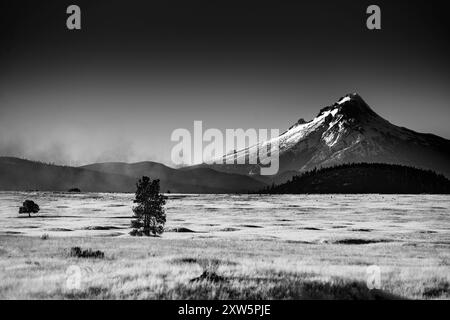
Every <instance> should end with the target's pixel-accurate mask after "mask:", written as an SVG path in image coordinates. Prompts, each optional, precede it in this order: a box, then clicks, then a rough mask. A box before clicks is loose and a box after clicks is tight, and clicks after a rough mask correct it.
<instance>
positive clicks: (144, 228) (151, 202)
mask: <svg viewBox="0 0 450 320" xmlns="http://www.w3.org/2000/svg"><path fill="white" fill-rule="evenodd" d="M136 188H137V190H136V195H135V199H134V203H137V206H136V207H134V208H133V212H134V216H133V218H134V219H133V220H131V227H132V228H133V230H132V231H131V232H130V234H131V235H132V236H143V235H145V236H150V235H153V236H155V235H159V234H162V233H163V232H164V224H165V223H166V214H165V212H164V205H165V204H166V197H165V196H164V195H162V194H161V193H159V190H160V189H159V180H153V181H151V180H150V178H149V177H142V179H139V182H138V183H137V184H136Z"/></svg>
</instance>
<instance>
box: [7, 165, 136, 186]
mask: <svg viewBox="0 0 450 320" xmlns="http://www.w3.org/2000/svg"><path fill="white" fill-rule="evenodd" d="M135 184H136V181H135V179H132V178H130V177H127V176H122V175H116V174H108V173H102V172H96V171H91V170H87V169H82V168H73V167H66V166H55V165H50V164H44V163H40V162H34V161H29V160H23V159H18V158H11V157H0V190H20V191H23V190H41V191H67V190H69V189H71V188H79V189H81V191H87V192H91V191H92V192H94V191H95V192H121V191H134V188H135Z"/></svg>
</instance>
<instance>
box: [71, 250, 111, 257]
mask: <svg viewBox="0 0 450 320" xmlns="http://www.w3.org/2000/svg"><path fill="white" fill-rule="evenodd" d="M69 256H71V257H75V258H98V259H103V258H104V257H105V253H104V252H102V251H100V250H95V251H94V250H92V249H90V248H89V249H86V250H82V249H81V248H80V247H72V248H70V251H69Z"/></svg>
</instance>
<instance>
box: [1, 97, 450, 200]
mask: <svg viewBox="0 0 450 320" xmlns="http://www.w3.org/2000/svg"><path fill="white" fill-rule="evenodd" d="M275 139H276V141H277V142H278V143H279V147H280V151H279V155H280V170H279V173H278V174H277V175H275V176H261V175H259V170H260V167H259V166H258V165H237V164H234V165H233V164H231V165H221V164H216V165H206V164H201V165H197V166H191V167H185V168H181V169H173V168H170V167H167V166H165V165H163V164H160V163H156V162H139V163H132V164H128V163H120V162H117V163H116V162H110V163H96V164H91V165H87V166H82V167H68V166H56V165H49V164H44V163H40V162H33V161H29V160H24V159H18V158H12V157H0V190H54V191H67V190H69V189H71V188H80V189H81V191H97V192H133V191H134V190H135V183H136V180H137V178H139V177H141V176H143V175H147V176H149V177H151V178H152V179H160V180H161V190H162V191H164V192H166V191H169V190H170V191H171V192H180V193H242V192H248V191H256V190H261V189H263V188H264V187H266V186H267V185H271V184H272V183H275V184H282V183H284V182H286V181H288V180H289V179H291V178H292V177H293V176H296V175H299V174H301V173H303V172H307V171H310V170H312V169H314V168H326V167H330V166H335V165H341V164H348V163H385V164H397V165H404V166H411V167H417V168H422V169H429V170H433V171H435V172H437V173H442V174H444V175H445V176H447V177H450V140H447V139H444V138H441V137H438V136H435V135H432V134H423V133H418V132H415V131H412V130H409V129H406V128H403V127H398V126H396V125H393V124H391V123H390V122H388V121H387V120H385V119H383V118H382V117H380V116H379V115H378V114H376V113H375V112H374V111H373V110H372V109H371V108H370V107H369V106H368V105H367V103H366V102H365V101H364V100H363V99H362V98H361V97H360V96H359V95H357V94H349V95H346V96H344V97H342V98H340V99H339V100H338V102H336V103H334V104H333V105H331V106H328V107H325V108H323V109H321V110H320V112H319V114H318V115H317V116H316V117H315V118H314V119H313V120H311V121H305V120H303V119H300V120H299V121H297V123H295V124H294V125H293V126H291V127H290V128H289V129H288V130H286V131H285V132H283V133H282V134H281V135H280V136H279V137H277V138H275ZM271 142H274V140H271V141H269V142H264V143H263V144H262V145H254V146H250V147H248V148H246V149H243V150H238V151H237V152H236V153H235V154H233V155H227V156H225V157H224V160H225V159H226V158H227V157H234V158H236V159H238V158H242V157H246V158H249V157H254V156H255V152H257V150H258V148H260V147H264V146H265V144H267V143H271Z"/></svg>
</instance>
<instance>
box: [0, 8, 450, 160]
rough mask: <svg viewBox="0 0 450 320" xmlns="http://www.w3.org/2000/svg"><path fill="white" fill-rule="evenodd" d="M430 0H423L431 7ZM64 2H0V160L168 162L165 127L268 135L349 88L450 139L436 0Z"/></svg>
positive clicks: (449, 80)
mask: <svg viewBox="0 0 450 320" xmlns="http://www.w3.org/2000/svg"><path fill="white" fill-rule="evenodd" d="M432 2H433V1H431V3H432ZM166 3H167V4H158V5H155V4H149V3H148V2H138V1H95V3H92V1H91V2H88V1H76V4H78V5H79V6H80V7H81V10H82V30H81V31H69V30H67V29H66V27H65V20H66V17H67V15H66V13H65V9H66V7H67V6H68V5H69V4H72V2H68V1H54V2H53V3H49V2H48V1H43V0H38V1H29V2H27V1H25V2H23V1H2V4H1V5H0V18H1V22H0V23H1V25H0V27H1V31H0V32H1V39H2V41H1V47H0V70H1V71H0V155H11V156H21V157H26V158H29V159H33V160H41V161H50V162H56V163H64V164H72V165H81V164H87V163H91V162H97V161H129V162H132V161H141V160H153V161H159V162H164V163H166V164H169V165H170V164H171V163H170V151H171V147H172V146H173V145H174V143H172V142H171V141H170V135H171V133H172V131H173V130H174V129H176V128H188V129H191V128H192V126H193V121H194V120H203V123H204V127H205V128H219V129H225V128H279V129H280V131H283V130H285V129H286V128H287V127H289V126H291V125H292V124H293V123H294V122H296V121H297V120H298V119H299V118H305V119H311V118H313V117H314V116H315V115H316V114H317V113H318V112H319V109H320V108H322V107H324V106H327V105H330V104H332V103H333V102H334V101H336V100H337V99H338V98H339V97H341V96H343V95H344V94H346V93H349V92H358V93H359V94H360V95H361V96H362V97H363V98H364V99H365V100H366V101H367V102H368V103H369V105H370V106H371V107H372V108H373V109H374V110H375V111H376V112H377V113H379V114H380V115H381V116H383V117H385V118H386V119H388V120H389V121H391V122H392V123H394V124H397V125H401V126H405V127H408V128H410V129H413V130H415V131H419V132H429V133H434V134H437V135H440V136H442V137H445V138H447V139H448V138H450V126H449V125H448V124H449V123H450V113H449V101H450V91H449V90H448V89H449V84H450V75H449V61H448V57H449V56H450V47H449V42H448V34H449V32H448V31H449V30H448V29H449V27H448V25H447V23H446V21H447V19H446V17H445V12H444V10H442V8H440V7H439V6H438V5H437V4H436V5H431V4H430V2H427V5H426V6H425V5H423V4H422V5H421V6H420V5H418V4H417V5H416V4H414V2H411V1H408V2H406V1H395V3H392V1H391V3H388V2H387V1H378V2H377V4H378V5H380V7H381V10H382V30H381V31H369V30H367V29H366V28H365V20H366V17H367V15H366V14H365V9H366V7H367V6H368V5H369V4H371V2H368V1H359V2H357V1H342V2H338V3H336V1H314V3H309V4H306V3H297V4H281V3H278V2H277V3H276V4H275V3H274V2H272V3H271V4H266V3H264V2H258V3H253V4H252V3H250V2H249V3H248V4H246V5H243V4H242V2H233V1H227V2H214V3H212V2H211V1H210V2H198V1H189V2H187V1H185V2H184V3H183V2H181V3H168V2H166Z"/></svg>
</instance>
